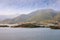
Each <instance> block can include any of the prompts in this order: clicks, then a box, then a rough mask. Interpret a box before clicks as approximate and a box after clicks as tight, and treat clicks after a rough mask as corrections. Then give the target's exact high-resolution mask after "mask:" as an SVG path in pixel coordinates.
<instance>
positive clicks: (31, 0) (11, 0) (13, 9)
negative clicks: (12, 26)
mask: <svg viewBox="0 0 60 40" xmlns="http://www.w3.org/2000/svg"><path fill="white" fill-rule="evenodd" d="M49 8H51V9H55V10H59V8H60V0H0V15H12V16H16V15H19V14H28V13H30V12H32V11H35V10H38V9H49Z"/></svg>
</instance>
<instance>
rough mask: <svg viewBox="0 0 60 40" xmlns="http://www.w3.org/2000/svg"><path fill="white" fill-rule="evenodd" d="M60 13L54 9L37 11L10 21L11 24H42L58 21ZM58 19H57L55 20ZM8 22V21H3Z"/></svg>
mask: <svg viewBox="0 0 60 40" xmlns="http://www.w3.org/2000/svg"><path fill="white" fill-rule="evenodd" d="M59 14H60V12H57V11H55V10H53V9H42V10H36V11H34V12H31V13H29V14H22V15H19V16H17V17H15V18H13V19H11V20H8V22H9V23H20V22H33V21H36V22H40V21H44V20H56V19H57V18H58V17H57V16H58V15H59ZM59 16H60V15H59ZM55 17H57V18H56V19H54V18H55ZM3 22H6V20H4V21H2V23H3Z"/></svg>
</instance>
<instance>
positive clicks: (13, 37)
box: [0, 28, 60, 40]
mask: <svg viewBox="0 0 60 40" xmlns="http://www.w3.org/2000/svg"><path fill="white" fill-rule="evenodd" d="M0 40H60V30H53V29H49V28H0Z"/></svg>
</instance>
